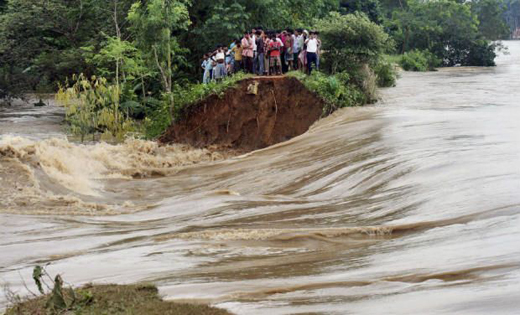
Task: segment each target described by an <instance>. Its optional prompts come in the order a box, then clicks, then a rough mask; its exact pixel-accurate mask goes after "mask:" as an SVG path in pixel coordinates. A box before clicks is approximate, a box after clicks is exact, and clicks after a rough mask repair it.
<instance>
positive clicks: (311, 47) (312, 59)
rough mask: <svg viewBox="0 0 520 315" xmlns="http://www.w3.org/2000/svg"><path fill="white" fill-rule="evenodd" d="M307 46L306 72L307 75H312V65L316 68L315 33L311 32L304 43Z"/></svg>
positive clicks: (316, 45)
mask: <svg viewBox="0 0 520 315" xmlns="http://www.w3.org/2000/svg"><path fill="white" fill-rule="evenodd" d="M305 44H307V72H308V73H309V75H310V74H311V73H312V64H313V63H314V67H317V61H318V39H317V38H316V33H315V32H311V33H310V37H309V38H308V39H307V40H306V41H305Z"/></svg>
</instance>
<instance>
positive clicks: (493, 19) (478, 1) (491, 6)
mask: <svg viewBox="0 0 520 315" xmlns="http://www.w3.org/2000/svg"><path fill="white" fill-rule="evenodd" d="M506 9H507V7H506V5H505V4H504V2H503V1H501V0H474V1H472V2H471V10H472V12H473V13H474V14H475V15H477V17H478V20H479V22H480V23H479V32H480V34H482V35H483V36H484V38H486V39H489V40H497V39H504V38H508V37H509V34H510V29H509V27H508V25H507V23H506V20H505V12H506Z"/></svg>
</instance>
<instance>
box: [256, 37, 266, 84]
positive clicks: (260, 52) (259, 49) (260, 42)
mask: <svg viewBox="0 0 520 315" xmlns="http://www.w3.org/2000/svg"><path fill="white" fill-rule="evenodd" d="M256 54H257V58H256V60H257V65H258V67H257V68H258V69H255V70H257V73H256V74H257V75H260V76H262V75H264V70H265V69H264V66H265V64H264V54H265V48H264V37H263V32H262V31H261V30H257V31H256Z"/></svg>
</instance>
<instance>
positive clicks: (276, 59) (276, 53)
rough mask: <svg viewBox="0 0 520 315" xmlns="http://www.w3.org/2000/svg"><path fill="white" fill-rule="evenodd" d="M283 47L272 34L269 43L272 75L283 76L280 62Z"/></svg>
mask: <svg viewBox="0 0 520 315" xmlns="http://www.w3.org/2000/svg"><path fill="white" fill-rule="evenodd" d="M281 47H282V45H281V44H280V42H279V41H277V40H276V35H275V34H271V42H270V43H269V51H270V52H271V55H270V57H269V66H270V70H271V71H270V74H273V73H276V74H282V61H281V60H280V50H281Z"/></svg>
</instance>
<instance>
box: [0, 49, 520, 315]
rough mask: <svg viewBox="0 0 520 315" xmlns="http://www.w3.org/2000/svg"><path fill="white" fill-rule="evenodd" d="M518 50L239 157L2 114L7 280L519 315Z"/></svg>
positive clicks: (416, 76) (229, 304)
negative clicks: (54, 279) (39, 278)
mask: <svg viewBox="0 0 520 315" xmlns="http://www.w3.org/2000/svg"><path fill="white" fill-rule="evenodd" d="M507 46H509V49H510V53H511V54H510V55H508V56H501V57H500V59H499V60H498V64H499V65H498V67H495V68H453V69H443V70H441V71H438V72H431V73H404V74H402V77H401V79H400V80H399V82H398V85H397V87H396V88H392V89H387V90H384V91H382V97H383V101H382V102H380V103H379V104H377V105H375V106H370V107H365V108H353V109H347V110H343V111H340V112H337V113H336V114H334V115H333V116H332V117H329V118H327V119H324V120H322V121H320V122H319V123H317V124H316V125H315V126H313V128H312V129H311V130H310V131H309V132H307V133H306V134H304V135H302V136H300V137H298V138H295V139H293V140H291V141H288V142H285V143H282V144H279V145H276V146H273V147H270V148H267V149H264V150H261V151H256V152H253V153H250V154H247V155H243V156H239V157H234V158H231V159H223V158H224V157H223V156H219V155H218V154H217V153H214V152H208V151H204V150H190V149H187V148H185V147H175V146H174V147H167V148H159V147H157V146H156V145H155V144H154V143H151V142H145V141H129V142H127V143H125V144H121V145H118V146H113V145H108V144H96V145H88V144H87V145H79V144H75V143H71V142H69V141H67V140H66V139H65V138H64V137H63V136H61V137H58V136H56V135H55V134H54V132H55V130H57V129H55V128H57V127H56V126H59V123H60V119H54V118H52V117H54V115H55V114H56V113H55V112H54V111H53V110H50V113H51V114H49V115H50V116H49V115H47V114H46V112H45V111H49V109H41V110H42V111H43V112H40V111H38V110H31V113H27V112H28V111H29V109H28V108H25V109H23V111H25V113H26V114H23V115H22V116H27V117H25V118H20V114H18V113H19V111H18V109H16V108H10V109H2V111H0V123H1V124H2V126H1V127H0V132H1V133H2V135H1V136H0V152H1V154H0V178H1V183H2V186H1V188H0V192H1V194H2V197H1V198H2V199H0V211H1V213H0V224H1V225H2V229H0V282H1V283H2V284H9V287H10V288H11V289H12V290H15V291H17V292H19V293H20V294H26V290H25V288H24V284H23V282H24V281H25V282H26V283H27V285H28V286H29V287H30V288H31V289H33V290H35V288H34V286H33V285H32V283H31V270H32V267H33V266H34V265H36V264H47V263H49V264H50V265H49V266H48V267H47V269H48V270H49V272H50V273H51V274H55V273H61V274H62V275H63V278H64V279H65V280H66V281H68V282H69V283H74V284H77V285H79V284H82V283H87V282H95V283H133V282H137V281H147V282H153V283H155V284H157V285H158V287H159V288H160V291H161V293H162V294H163V295H164V296H165V297H166V298H167V299H172V300H177V301H188V302H192V303H210V304H213V305H216V306H218V307H222V308H226V309H228V310H230V311H232V312H235V313H237V314H298V313H306V314H308V313H320V314H382V313H385V314H411V313H413V314H517V313H518V311H519V310H520V268H519V267H520V126H519V122H520V120H519V119H520V107H519V103H518V100H519V99H520V89H519V87H520V42H508V43H507ZM56 110H57V111H59V110H58V109H56ZM33 114H34V115H33ZM31 115H32V116H33V117H36V118H37V119H35V120H34V121H35V125H33V127H34V128H33V127H32V126H30V125H24V128H18V126H16V124H17V122H16V121H25V122H24V123H26V122H27V121H29V120H31ZM58 116H59V115H58ZM42 117H43V118H45V119H47V120H44V121H47V122H46V123H44V126H43V127H42V126H41V125H36V122H37V123H38V124H40V122H41V121H42V120H41V119H43V118H42ZM34 129H36V130H34ZM42 130H44V131H45V130H49V133H46V132H42ZM49 134H51V135H50V136H49ZM0 300H1V304H2V305H5V303H6V298H5V296H2V295H1V294H0Z"/></svg>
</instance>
